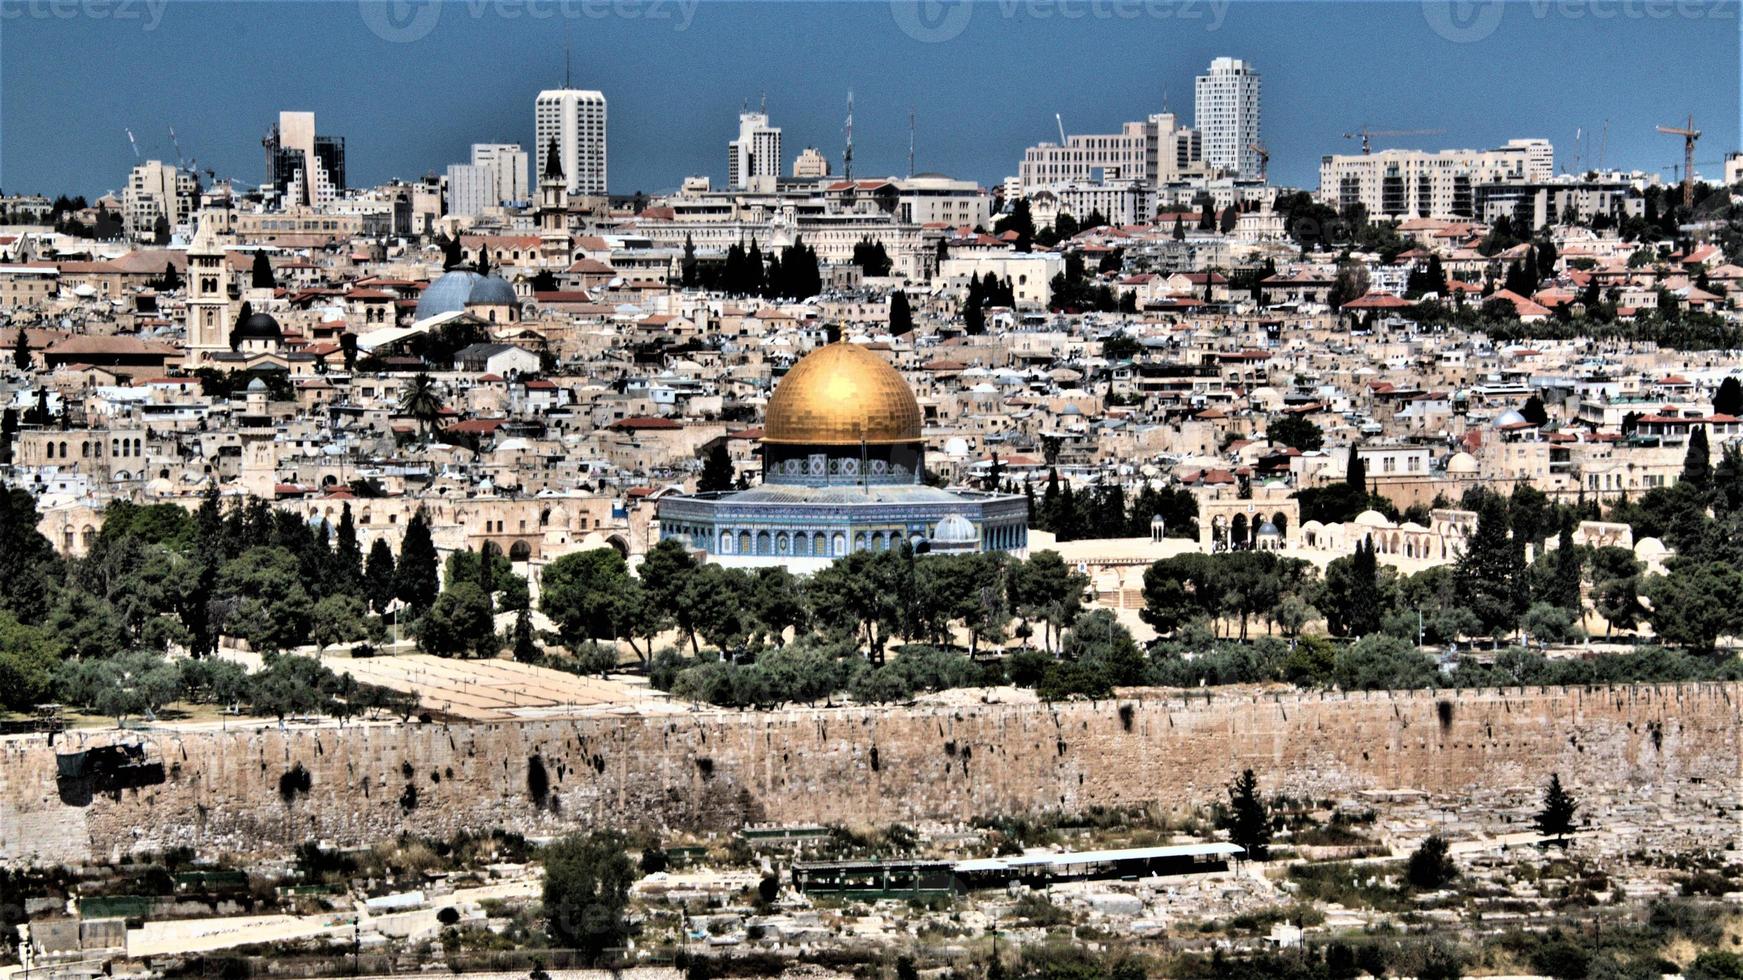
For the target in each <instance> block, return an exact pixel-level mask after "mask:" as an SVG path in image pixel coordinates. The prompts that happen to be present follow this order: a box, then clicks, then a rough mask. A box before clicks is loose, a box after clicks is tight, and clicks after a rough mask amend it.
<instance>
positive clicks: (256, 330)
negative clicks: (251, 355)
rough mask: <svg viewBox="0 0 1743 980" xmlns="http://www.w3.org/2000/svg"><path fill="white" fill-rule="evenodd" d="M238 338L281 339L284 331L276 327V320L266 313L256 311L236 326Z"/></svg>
mask: <svg viewBox="0 0 1743 980" xmlns="http://www.w3.org/2000/svg"><path fill="white" fill-rule="evenodd" d="M236 337H237V339H239V340H283V339H284V331H283V330H280V329H279V327H278V321H277V320H274V319H273V318H272V315H271V314H268V313H256V314H254V315H252V316H250V317H249V318H248V319H246V320H243V321H242V325H241V326H239V327H237V328H236Z"/></svg>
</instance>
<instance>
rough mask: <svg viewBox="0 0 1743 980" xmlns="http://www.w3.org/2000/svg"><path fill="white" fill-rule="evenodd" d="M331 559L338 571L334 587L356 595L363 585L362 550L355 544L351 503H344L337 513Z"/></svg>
mask: <svg viewBox="0 0 1743 980" xmlns="http://www.w3.org/2000/svg"><path fill="white" fill-rule="evenodd" d="M333 542H334V547H333V557H334V563H335V567H336V568H337V569H338V571H339V581H338V582H337V583H336V584H335V587H336V588H338V589H339V590H340V591H344V592H350V593H357V592H359V591H361V589H362V585H363V549H362V547H361V546H360V545H359V544H358V543H357V524H356V523H355V522H354V521H353V520H352V517H351V502H350V501H346V502H345V506H344V508H343V509H341V510H340V512H339V527H338V530H337V531H335V532H334V538H333Z"/></svg>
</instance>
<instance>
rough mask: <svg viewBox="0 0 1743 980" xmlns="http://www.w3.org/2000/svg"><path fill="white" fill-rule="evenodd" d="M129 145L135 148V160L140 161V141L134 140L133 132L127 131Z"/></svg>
mask: <svg viewBox="0 0 1743 980" xmlns="http://www.w3.org/2000/svg"><path fill="white" fill-rule="evenodd" d="M127 145H128V146H131V147H133V159H135V160H137V159H139V141H138V140H136V139H134V138H133V130H131V129H129V130H128V131H127Z"/></svg>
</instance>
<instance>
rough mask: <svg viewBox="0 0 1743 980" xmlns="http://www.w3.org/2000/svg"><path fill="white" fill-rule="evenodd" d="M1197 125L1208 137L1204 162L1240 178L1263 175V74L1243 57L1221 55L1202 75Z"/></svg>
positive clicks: (1196, 96)
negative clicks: (1261, 91)
mask: <svg viewBox="0 0 1743 980" xmlns="http://www.w3.org/2000/svg"><path fill="white" fill-rule="evenodd" d="M1193 96H1194V98H1193V120H1192V121H1193V125H1194V127H1195V128H1197V130H1198V131H1199V133H1200V134H1201V135H1202V137H1203V140H1204V162H1205V165H1206V166H1208V167H1210V168H1211V169H1213V170H1221V171H1225V172H1227V173H1229V174H1232V175H1233V176H1236V177H1257V176H1259V170H1260V166H1259V152H1258V151H1257V150H1255V149H1253V147H1254V146H1256V145H1258V143H1259V73H1258V72H1257V71H1254V70H1253V66H1252V65H1250V64H1248V63H1247V62H1245V61H1242V60H1241V59H1239V58H1217V59H1215V60H1213V61H1211V63H1210V70H1209V71H1208V72H1206V73H1205V74H1203V75H1200V76H1198V81H1197V83H1196V86H1195V88H1194V92H1193Z"/></svg>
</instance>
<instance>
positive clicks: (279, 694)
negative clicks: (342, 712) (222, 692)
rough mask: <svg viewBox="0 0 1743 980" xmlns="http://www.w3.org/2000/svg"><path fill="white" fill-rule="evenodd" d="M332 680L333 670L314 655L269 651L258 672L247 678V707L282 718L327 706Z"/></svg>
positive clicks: (309, 712)
mask: <svg viewBox="0 0 1743 980" xmlns="http://www.w3.org/2000/svg"><path fill="white" fill-rule="evenodd" d="M333 684H334V677H333V673H332V671H329V670H328V669H327V668H325V667H323V666H321V662H320V661H318V660H316V659H314V658H313V657H304V656H301V655H298V654H294V653H269V654H267V656H266V658H265V661H264V663H263V665H262V667H261V670H260V672H259V673H257V674H255V675H254V676H253V678H251V679H250V682H249V685H248V703H249V708H250V710H252V711H253V712H254V713H255V714H259V715H268V716H271V717H273V718H277V719H278V720H279V721H281V722H282V721H283V720H284V719H286V718H288V717H290V716H292V715H303V714H311V713H313V712H316V711H320V710H322V709H323V708H326V707H327V706H328V704H329V697H328V694H327V691H328V690H329V689H330V688H331V687H332V686H333Z"/></svg>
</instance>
